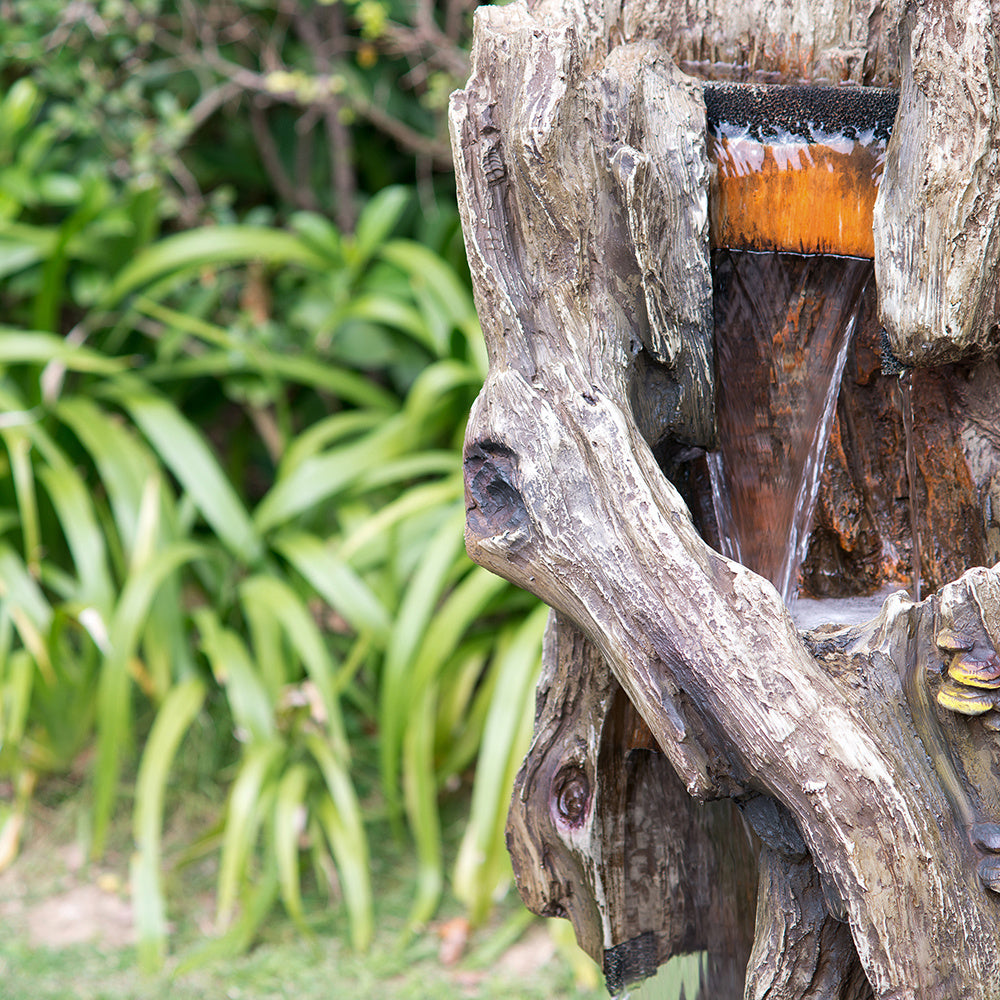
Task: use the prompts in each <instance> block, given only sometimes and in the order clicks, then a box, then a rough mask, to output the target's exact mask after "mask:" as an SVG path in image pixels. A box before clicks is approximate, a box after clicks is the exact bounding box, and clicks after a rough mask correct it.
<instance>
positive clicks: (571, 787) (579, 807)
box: [552, 764, 590, 826]
mask: <svg viewBox="0 0 1000 1000" xmlns="http://www.w3.org/2000/svg"><path fill="white" fill-rule="evenodd" d="M552 797H553V799H554V800H555V807H556V814H557V815H558V817H559V819H561V820H562V821H563V822H564V823H567V824H569V825H570V826H579V825H580V824H581V823H583V821H584V819H586V816H587V809H588V807H589V805H590V781H589V779H588V778H587V772H586V771H584V769H583V768H582V767H580V766H579V765H578V764H570V765H567V766H566V767H563V768H561V769H560V770H559V772H558V774H556V778H555V781H554V782H553V783H552Z"/></svg>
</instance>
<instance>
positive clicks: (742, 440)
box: [709, 250, 872, 603]
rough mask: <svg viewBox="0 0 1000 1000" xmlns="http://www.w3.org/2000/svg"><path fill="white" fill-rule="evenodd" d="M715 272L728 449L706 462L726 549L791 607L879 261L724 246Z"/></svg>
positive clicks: (721, 405) (722, 421)
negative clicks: (850, 354)
mask: <svg viewBox="0 0 1000 1000" xmlns="http://www.w3.org/2000/svg"><path fill="white" fill-rule="evenodd" d="M713 273H714V276H715V336H716V343H715V352H716V386H717V390H716V391H717V400H718V409H717V412H718V423H719V449H718V451H717V452H716V453H715V454H714V455H713V456H712V459H711V461H710V463H709V470H710V474H711V475H712V481H713V500H714V502H715V510H716V519H717V523H718V526H719V536H720V538H721V539H726V538H727V537H728V538H729V539H730V540H729V541H728V542H724V543H723V544H724V548H725V547H727V546H728V549H729V551H728V552H727V551H724V552H723V554H724V555H730V556H731V558H735V559H737V560H738V561H740V562H742V563H743V564H744V565H745V566H748V567H749V568H750V569H752V570H754V571H755V572H757V573H760V574H761V575H762V576H765V577H767V579H769V580H770V581H771V582H772V583H773V584H774V585H775V587H777V589H778V591H779V593H780V594H781V596H782V598H783V599H784V600H785V601H786V603H791V602H792V601H793V600H794V598H795V591H796V588H797V583H798V573H799V567H800V565H801V562H802V560H803V558H804V557H805V554H806V546H807V544H808V537H809V528H810V525H811V522H812V515H813V510H814V508H815V504H816V497H817V495H818V491H819V483H820V476H821V473H822V470H823V460H824V458H825V455H826V447H827V443H828V441H829V438H830V430H831V427H832V425H833V415H834V412H835V410H836V402H837V394H838V392H839V389H840V379H841V376H842V374H843V370H844V363H845V361H846V358H847V351H848V348H849V346H850V342H851V335H852V333H853V330H854V325H855V321H856V318H857V311H858V307H859V305H860V302H861V297H862V293H863V292H864V289H865V285H866V284H867V282H868V281H869V280H870V278H871V274H872V263H871V261H869V260H864V259H861V258H856V257H836V256H831V255H805V254H790V253H769V252H768V253H759V252H752V251H732V250H720V251H716V252H715V254H714V255H713Z"/></svg>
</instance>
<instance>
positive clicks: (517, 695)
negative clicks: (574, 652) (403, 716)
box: [453, 605, 549, 923]
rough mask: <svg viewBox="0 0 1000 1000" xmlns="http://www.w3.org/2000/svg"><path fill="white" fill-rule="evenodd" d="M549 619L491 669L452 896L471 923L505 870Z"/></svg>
mask: <svg viewBox="0 0 1000 1000" xmlns="http://www.w3.org/2000/svg"><path fill="white" fill-rule="evenodd" d="M548 616H549V609H548V608H547V607H545V606H544V605H539V607H538V608H536V610H535V611H533V612H532V613H531V614H530V615H529V616H528V617H527V619H526V620H525V621H524V623H523V624H522V625H521V626H520V627H519V628H518V629H517V632H516V634H515V636H514V638H513V641H512V642H511V644H510V646H509V647H508V648H507V650H506V651H505V652H504V654H503V656H502V658H501V660H500V662H499V663H497V664H496V665H495V669H496V670H497V671H498V673H499V679H498V683H497V686H496V692H497V693H496V695H495V696H494V698H493V699H492V702H491V704H490V711H489V715H488V717H487V720H486V728H485V731H484V733H483V739H482V744H481V747H480V751H479V760H478V763H477V765H476V779H475V784H474V786H473V792H472V808H471V810H470V814H469V823H468V826H467V827H466V830H465V835H464V837H463V839H462V845H461V848H460V849H459V855H458V860H457V861H456V864H455V875H454V880H453V885H454V889H455V895H456V896H457V898H458V899H459V900H461V901H462V902H463V903H465V904H466V906H467V907H468V909H469V915H470V918H471V920H472V922H473V923H480V922H481V921H482V920H483V919H484V917H485V916H486V914H487V912H488V911H489V908H490V905H491V902H492V896H493V893H494V891H495V890H496V887H497V883H498V882H499V880H500V878H501V877H502V875H503V874H504V873H505V872H506V871H507V870H508V868H509V863H508V861H507V855H506V851H505V849H504V826H505V824H506V820H507V806H508V800H509V798H510V792H509V789H510V788H511V787H512V785H513V783H514V777H515V775H516V773H517V769H518V767H519V766H520V763H521V758H522V757H523V756H524V753H525V751H526V750H527V746H528V741H529V739H530V736H531V723H532V718H533V715H534V712H533V707H534V690H535V680H536V679H537V677H538V671H539V668H540V666H541V645H542V635H543V633H544V631H545V626H546V622H547V621H548Z"/></svg>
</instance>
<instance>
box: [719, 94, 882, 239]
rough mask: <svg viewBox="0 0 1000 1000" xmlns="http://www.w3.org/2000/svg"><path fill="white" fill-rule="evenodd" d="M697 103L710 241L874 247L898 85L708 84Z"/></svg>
mask: <svg viewBox="0 0 1000 1000" xmlns="http://www.w3.org/2000/svg"><path fill="white" fill-rule="evenodd" d="M705 103H706V107H707V112H708V155H709V160H710V162H711V164H712V168H713V169H712V181H711V192H710V199H709V215H710V227H711V241H712V246H713V248H716V249H718V248H728V249H731V250H784V251H790V252H793V253H829V254H843V255H847V256H853V257H869V258H870V257H873V256H874V245H873V239H872V209H873V207H874V205H875V195H876V194H877V193H878V185H879V180H880V179H881V176H882V165H883V161H884V158H885V147H886V144H887V143H888V140H889V133H890V132H891V130H892V123H893V119H894V118H895V115H896V108H897V107H898V104H899V95H898V94H896V93H895V92H894V91H890V90H880V89H876V88H855V89H846V88H845V89H840V88H834V87H798V86H795V87H791V86H788V87H781V86H756V85H741V84H709V85H707V86H706V87H705Z"/></svg>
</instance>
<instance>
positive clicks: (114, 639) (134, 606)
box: [92, 543, 205, 857]
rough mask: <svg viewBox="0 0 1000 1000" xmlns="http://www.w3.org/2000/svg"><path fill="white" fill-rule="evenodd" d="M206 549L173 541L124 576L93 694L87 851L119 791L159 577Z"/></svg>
mask: <svg viewBox="0 0 1000 1000" xmlns="http://www.w3.org/2000/svg"><path fill="white" fill-rule="evenodd" d="M204 554H205V550H204V549H202V548H201V547H200V546H197V545H194V544H191V543H177V544H174V545H171V546H169V547H168V548H165V549H164V550H162V551H161V552H158V553H157V554H156V555H155V556H154V557H153V558H151V559H150V560H149V562H148V563H146V564H145V565H144V566H143V567H142V568H141V569H139V570H138V571H136V572H135V573H133V574H132V575H131V576H130V577H129V579H128V580H127V581H126V584H125V587H124V589H123V590H122V595H121V597H120V598H119V600H118V604H117V606H116V607H115V611H114V615H113V616H112V620H111V627H110V629H109V633H110V634H109V642H110V647H111V650H110V654H109V655H108V656H106V657H105V659H104V662H103V663H102V665H101V671H100V678H99V680H98V689H97V700H98V716H97V758H96V762H95V770H94V823H93V844H92V852H93V854H94V855H95V856H97V857H99V856H100V855H101V853H102V852H103V850H104V841H105V838H106V836H107V832H108V825H109V823H110V821H111V814H112V812H113V810H114V805H115V800H116V799H117V796H118V778H119V775H120V774H121V769H122V764H123V759H122V758H123V753H124V751H125V750H126V749H127V747H128V745H129V740H130V738H131V719H132V707H131V706H132V692H131V685H130V683H129V665H130V661H131V660H132V657H133V656H135V652H136V648H137V646H138V643H139V639H140V636H141V635H142V630H143V627H144V625H145V622H146V619H147V615H148V613H149V607H150V604H151V603H152V601H153V598H154V597H155V596H156V593H157V591H158V590H159V588H160V585H161V584H162V583H163V581H164V580H165V579H166V578H167V577H168V576H169V575H170V574H171V573H173V572H175V571H176V570H177V569H179V568H180V567H181V566H183V565H184V564H185V563H187V562H191V561H192V560H194V559H197V558H199V557H201V556H203V555H204Z"/></svg>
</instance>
